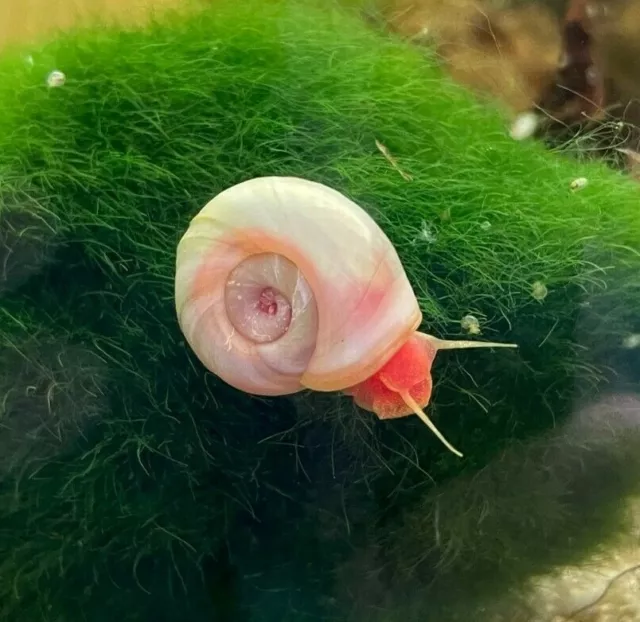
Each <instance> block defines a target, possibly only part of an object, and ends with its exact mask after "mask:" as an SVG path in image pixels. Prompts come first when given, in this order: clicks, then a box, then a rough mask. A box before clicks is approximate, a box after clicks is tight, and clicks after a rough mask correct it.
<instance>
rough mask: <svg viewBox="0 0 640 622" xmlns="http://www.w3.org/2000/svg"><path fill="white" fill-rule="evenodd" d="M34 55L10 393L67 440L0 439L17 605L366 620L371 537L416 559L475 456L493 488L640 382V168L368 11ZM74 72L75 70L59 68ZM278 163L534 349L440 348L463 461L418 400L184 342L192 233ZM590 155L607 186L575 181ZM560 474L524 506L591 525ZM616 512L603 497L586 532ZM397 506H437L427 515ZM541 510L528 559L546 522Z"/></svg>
mask: <svg viewBox="0 0 640 622" xmlns="http://www.w3.org/2000/svg"><path fill="white" fill-rule="evenodd" d="M26 53H30V54H31V55H32V57H33V64H31V63H27V62H25V60H24V56H23V53H22V52H18V53H15V54H13V55H9V54H7V55H5V56H4V57H3V59H2V61H1V62H0V74H1V75H2V81H0V110H2V115H0V180H1V181H2V195H1V197H0V198H2V211H1V212H0V218H1V221H0V226H1V231H0V241H1V242H2V245H3V246H2V253H3V256H2V263H3V265H13V266H14V268H13V269H12V270H7V271H5V272H4V276H3V280H2V281H0V295H1V298H0V301H1V306H0V346H1V347H2V351H1V353H0V360H1V361H2V378H1V379H0V387H2V389H3V397H2V401H3V411H2V413H3V417H7V416H8V415H7V413H9V412H10V415H11V420H12V421H15V420H24V421H36V422H37V421H41V420H42V419H43V417H45V419H46V415H47V413H48V416H50V417H51V420H52V421H55V422H56V425H57V426H58V428H57V429H58V430H59V431H60V433H59V434H58V435H57V437H58V438H59V439H60V441H61V442H59V443H58V444H53V445H52V444H51V443H48V444H47V448H46V451H45V450H44V449H43V446H42V444H41V443H40V441H39V440H38V439H39V436H38V435H37V434H35V435H34V434H33V433H32V431H33V429H40V428H39V427H38V425H39V424H38V425H36V424H35V423H34V424H33V426H31V427H30V428H29V430H24V432H23V433H24V437H25V443H26V444H27V445H28V448H27V445H24V447H23V446H21V450H20V451H21V454H20V456H21V457H20V460H18V461H16V460H8V461H5V460H4V459H3V460H2V461H0V465H5V462H6V464H7V466H6V468H5V469H4V471H3V482H2V487H1V489H0V508H1V514H0V551H2V556H1V559H0V577H2V579H1V580H0V617H2V618H3V619H7V620H24V619H33V620H36V619H46V620H56V621H57V620H65V621H69V622H73V621H75V620H86V619H90V620H92V621H94V622H99V621H100V620H107V619H108V620H112V619H114V618H119V619H121V620H154V621H156V620H176V621H177V620H184V619H190V620H194V621H195V620H211V619H234V620H239V619H241V618H242V616H248V618H249V619H255V620H261V621H262V620H300V619H302V616H303V615H306V616H310V617H311V619H318V618H322V617H323V616H333V618H332V619H335V617H336V616H337V617H338V619H340V618H343V617H346V615H347V612H346V610H345V609H344V606H343V602H342V601H341V600H336V599H334V595H335V593H336V591H335V589H336V586H335V581H336V577H335V575H334V571H335V570H336V569H337V568H339V567H340V568H341V567H344V564H345V562H348V561H349V560H351V559H352V555H353V550H354V547H362V550H364V551H366V550H369V548H370V547H373V546H375V547H382V548H381V549H380V550H381V551H382V553H381V557H380V558H376V560H375V561H374V562H373V563H374V566H376V565H377V564H380V563H382V562H381V561H380V559H386V560H387V562H386V564H387V566H386V570H388V571H389V572H390V573H391V575H393V576H395V570H396V569H400V568H401V566H402V563H401V562H399V561H398V560H397V559H396V557H397V555H396V551H401V550H403V547H406V546H407V538H409V544H408V546H414V547H416V548H419V547H421V546H423V545H424V544H425V542H428V541H429V538H430V535H429V536H427V535H426V534H427V531H428V530H429V529H431V527H433V525H432V522H433V520H435V517H434V516H432V517H431V519H430V520H431V522H429V521H428V520H427V521H426V523H425V522H424V521H423V522H420V521H418V523H416V522H415V520H414V521H412V519H411V516H413V514H412V510H415V511H416V512H421V511H422V507H421V502H423V501H424V499H425V498H427V499H428V498H430V497H429V496H428V495H432V494H435V493H434V491H437V490H442V488H438V487H446V485H447V482H448V481H450V480H451V479H452V478H465V477H466V478H467V479H468V481H469V482H470V483H469V484H468V486H469V488H470V489H471V490H472V489H473V485H474V484H473V482H474V479H473V473H475V472H476V471H478V470H479V469H481V468H482V467H483V466H485V465H486V464H487V463H488V462H489V461H490V460H491V459H492V458H494V457H495V456H496V455H498V454H499V452H500V451H501V449H502V448H504V447H506V446H509V444H510V443H513V442H515V441H516V440H517V439H527V438H529V437H532V436H536V435H538V434H539V433H542V432H544V431H545V430H547V429H548V428H550V427H552V426H553V425H554V424H555V423H556V422H557V421H560V420H561V419H562V418H563V417H565V416H566V415H567V414H568V413H569V412H570V411H571V410H572V409H573V405H574V403H575V401H576V400H578V399H580V400H584V399H589V398H590V397H591V396H593V395H594V394H595V393H596V392H597V391H598V390H599V389H600V388H601V387H602V386H603V385H604V383H606V382H611V381H614V380H616V381H619V382H620V383H624V385H625V387H627V388H631V389H633V388H634V387H635V386H636V384H637V381H638V377H637V372H632V371H629V368H628V367H627V363H628V360H627V359H628V358H629V357H630V356H633V352H631V351H624V352H623V351H622V350H621V349H620V346H621V343H622V341H623V339H624V338H625V336H627V335H629V334H632V333H636V332H640V325H639V321H640V320H639V318H638V316H637V309H638V306H639V303H640V281H639V280H638V279H637V278H636V277H637V274H638V269H639V268H640V253H639V252H638V249H640V218H639V216H638V212H637V204H638V189H637V187H636V186H635V185H632V184H631V183H629V182H627V181H625V180H623V179H622V178H621V177H620V176H618V175H616V174H614V173H612V172H611V171H609V170H607V169H605V168H604V167H601V166H598V165H586V164H582V163H579V162H577V161H573V160H569V159H568V158H567V159H562V158H559V157H557V156H555V155H552V154H549V153H548V152H545V151H544V149H543V148H542V147H541V146H538V145H535V144H531V145H521V144H516V143H513V142H512V141H510V140H509V138H508V136H507V132H506V130H505V127H504V124H503V120H502V119H501V117H500V114H499V113H498V112H497V111H495V110H488V109H486V108H485V107H483V106H481V105H480V104H479V103H478V102H476V101H475V100H474V99H473V98H472V96H471V95H469V94H468V93H467V92H466V91H464V90H463V89H461V88H459V87H458V86H456V85H454V84H452V83H451V82H450V81H449V80H447V79H446V78H444V77H443V76H442V75H441V73H440V71H439V70H438V68H437V66H436V64H435V63H434V62H432V60H431V59H429V58H427V59H425V58H424V56H423V55H422V53H419V52H417V51H416V50H413V49H411V48H410V47H408V46H406V45H405V44H402V43H399V42H395V41H392V40H389V39H386V38H384V37H383V36H382V35H380V34H378V33H375V32H372V31H371V30H369V29H368V28H367V26H366V25H365V24H364V23H362V22H361V21H360V20H359V18H358V17H357V16H353V15H350V14H347V13H345V11H344V9H330V8H327V7H320V8H316V7H314V6H312V5H310V4H309V3H300V2H286V1H284V0H283V1H276V2H271V3H264V2H261V1H259V0H255V1H253V0H252V1H247V0H245V1H244V2H242V3H237V2H236V3H232V2H231V3H226V2H221V3H214V6H212V8H210V9H207V10H206V11H205V12H202V13H199V14H197V15H196V16H194V17H190V18H186V17H178V16H174V17H173V18H167V19H166V20H164V21H162V22H161V23H157V24H154V25H152V26H149V27H146V28H145V29H143V30H138V31H131V32H124V31H119V30H116V29H106V30H101V31H92V32H79V33H76V34H73V35H68V36H65V37H62V38H60V39H59V40H57V41H55V42H53V43H51V44H50V45H47V46H46V47H44V48H42V49H40V50H37V51H32V50H31V51H26V52H25V54H26ZM53 69H58V70H60V71H63V72H64V73H65V75H66V83H65V84H64V86H61V87H57V88H50V87H48V86H47V83H46V77H47V75H48V73H49V72H50V71H51V70H53ZM376 141H378V142H379V143H380V144H382V145H384V146H385V147H386V149H388V151H389V153H390V154H391V155H392V156H393V157H394V158H395V159H396V160H397V163H398V167H399V168H400V171H401V172H402V173H403V174H401V173H400V172H399V170H398V168H396V167H394V166H393V165H392V164H391V162H390V161H389V160H388V158H386V157H384V154H383V153H382V152H381V151H380V149H379V148H378V147H377V146H376ZM260 175H296V176H301V177H306V178H309V179H312V180H316V181H321V182H323V183H325V184H328V185H331V186H333V187H335V188H336V189H338V190H340V191H341V192H343V193H345V194H347V195H348V196H349V197H351V198H352V199H354V200H355V201H356V202H358V203H359V204H360V205H362V206H363V207H365V208H366V209H368V210H370V211H371V213H372V214H373V215H374V216H375V217H376V218H377V220H378V222H379V223H380V224H381V226H382V227H383V229H384V230H385V231H386V233H387V234H388V235H389V237H390V238H391V240H392V241H393V243H394V244H395V245H396V247H397V248H398V250H399V253H400V255H401V258H402V260H403V262H404V265H405V266H406V269H407V272H408V274H409V276H410V278H411V281H412V283H413V285H414V287H415V290H416V293H417V295H418V297H419V299H420V302H421V304H422V307H423V310H424V313H425V323H426V324H425V326H424V329H425V330H426V331H427V332H430V333H432V334H435V335H437V336H440V337H449V338H455V337H459V336H461V335H462V334H463V331H462V330H461V328H460V321H461V319H462V318H463V317H464V316H465V315H467V314H473V315H474V316H476V317H477V318H479V320H480V324H481V328H482V336H483V337H485V338H488V339H491V340H503V341H513V342H516V343H518V344H519V345H520V349H519V350H518V351H517V352H500V351H496V352H490V351H480V350H476V351H470V352H459V353H453V352H451V353H443V354H441V355H439V357H438V359H437V361H436V365H435V367H434V378H435V382H436V391H435V394H434V398H433V403H432V406H431V407H430V408H431V412H432V414H433V416H434V417H435V418H436V419H437V421H438V425H439V427H440V429H442V431H443V433H445V435H446V436H447V437H448V438H449V440H450V441H451V442H452V443H453V444H454V445H456V446H458V447H459V448H460V449H461V450H462V451H463V452H464V453H465V459H464V460H462V461H461V460H458V459H457V458H455V457H454V456H452V455H450V454H448V453H446V452H445V451H444V450H443V448H442V446H441V445H440V444H439V443H438V441H437V440H436V439H435V438H434V437H433V436H432V435H431V434H430V433H429V432H428V431H427V430H426V429H425V428H424V426H423V425H422V424H421V423H420V422H419V421H417V420H413V419H415V418H407V419H404V420H398V421H392V422H378V421H375V420H374V419H373V418H372V417H371V416H369V415H367V414H365V413H360V412H356V410H355V408H354V407H353V406H352V405H351V403H350V401H349V400H348V399H344V398H340V397H339V396H327V395H301V396H297V397H295V398H291V399H270V400H265V399H255V398H251V397H250V396H245V395H241V394H239V393H238V392H236V391H234V390H232V389H230V388H229V387H226V386H225V385H223V384H222V383H221V382H219V381H217V380H216V379H215V378H214V377H212V376H211V375H210V374H208V373H207V372H206V370H204V369H203V368H202V366H201V365H200V364H199V363H198V361H197V360H196V359H195V357H194V356H193V354H192V353H191V352H190V351H189V349H188V348H187V347H186V345H185V343H184V342H183V340H182V336H181V334H180V332H179V329H178V327H177V323H176V318H175V311H174V307H173V282H172V279H173V272H174V261H175V247H176V244H177V241H178V239H179V238H180V236H181V235H182V233H183V232H184V230H185V228H186V227H187V224H188V222H189V220H190V218H191V217H192V216H193V215H194V214H195V213H196V212H197V211H198V210H199V209H200V208H201V207H202V206H203V205H204V204H205V203H206V202H207V201H208V200H209V199H210V198H211V197H212V196H214V195H215V194H216V193H218V192H220V191H221V190H223V189H224V188H226V187H228V186H231V185H233V184H235V183H238V182H240V181H243V180H245V179H248V178H251V177H255V176H260ZM577 177H586V178H588V180H589V183H588V185H587V186H586V187H585V188H583V189H582V190H580V191H578V192H574V191H571V189H570V184H571V182H572V180H574V179H575V178H577ZM21 223H22V224H21ZM17 252H19V253H20V254H21V255H20V256H23V257H25V258H26V259H25V263H22V262H18V263H15V262H14V263H11V261H13V259H12V257H14V258H15V257H16V255H15V253H17ZM536 282H540V283H542V284H544V286H545V287H546V289H547V291H548V294H547V295H546V297H545V298H544V299H543V300H539V299H537V298H536V297H535V296H534V295H533V294H534V289H533V288H534V284H535V283H536ZM629 352H631V354H629ZM636 369H637V368H636ZM12 392H13V393H12ZM16 392H17V395H19V398H20V399H18V398H17V397H15V395H16ZM5 396H7V397H5ZM12 396H13V397H12ZM25 396H30V399H25ZM7 405H9V406H7ZM11 430H12V432H11V433H10V434H4V431H3V430H0V452H2V454H3V457H4V456H5V455H6V454H7V452H13V451H14V450H13V449H11V448H12V447H15V446H16V443H18V444H19V442H18V441H17V440H16V438H17V437H16V434H19V432H16V430H18V431H19V430H20V427H19V426H17V427H16V426H14V427H12V428H11ZM69 430H73V433H71V432H69V433H67V432H68V431H69ZM3 434H4V435H3ZM27 437H28V442H27ZM18 440H19V439H18ZM27 449H28V451H27ZM534 481H535V478H534ZM496 494H502V493H501V492H500V491H498V492H496ZM488 498H489V499H490V498H491V494H488ZM544 498H545V497H544V495H542V499H543V501H541V502H540V505H539V507H538V508H537V509H538V512H537V513H536V512H535V511H532V508H531V507H527V508H526V510H525V509H524V508H523V511H526V512H527V520H529V521H537V522H538V524H542V523H544V524H547V523H549V521H551V522H552V523H553V525H554V529H555V532H554V533H556V534H557V533H558V531H561V530H562V529H563V528H564V527H565V526H566V525H567V524H569V525H570V529H572V530H573V529H575V527H576V525H575V521H573V522H570V523H567V524H565V522H563V521H564V517H563V515H562V513H560V514H557V513H554V512H555V505H553V506H549V507H547V506H546V505H545V503H544ZM487 503H490V501H488V502H487ZM554 503H555V501H554ZM512 511H513V512H514V513H516V514H517V512H518V508H517V507H515V508H512ZM463 514H464V513H463V512H461V513H457V515H459V516H462V515H463ZM614 514H615V513H614V512H613V511H612V512H606V513H604V517H601V516H598V517H597V518H594V521H595V522H591V523H590V522H589V521H584V530H585V534H586V536H589V534H592V535H593V537H594V538H595V537H596V536H598V537H599V536H600V534H601V530H602V525H604V524H611V525H614V524H616V523H615V522H614V518H615V516H614ZM401 519H403V520H404V521H405V522H409V523H412V524H414V525H415V524H419V525H420V528H419V529H416V530H415V533H413V534H410V535H409V536H408V535H407V533H404V532H402V529H401V528H400V525H401V524H404V523H401ZM459 520H463V519H459ZM464 520H468V521H471V522H475V521H476V516H474V514H473V512H469V513H467V515H466V519H464ZM496 524H497V525H498V527H500V528H502V526H503V524H504V523H502V524H501V523H500V521H497V523H496ZM506 524H508V525H512V527H510V528H512V529H514V530H515V532H514V533H517V529H519V528H520V527H519V523H518V521H513V522H510V523H509V522H507V523H506ZM513 525H515V527H514V526H513ZM496 528H497V527H496ZM460 533H468V534H469V536H468V540H465V542H464V543H462V544H460V543H459V542H457V543H456V546H461V549H462V550H465V551H466V555H468V557H467V560H468V559H469V558H471V556H473V555H475V554H477V555H485V557H486V559H487V560H488V561H487V564H489V565H490V564H494V563H495V555H492V554H490V553H488V554H485V553H483V550H486V548H487V547H489V548H491V544H490V543H491V538H492V534H491V533H488V534H485V535H484V536H483V538H484V540H483V541H482V543H481V546H480V545H478V546H476V545H477V542H476V541H475V540H474V539H475V538H477V534H474V532H473V530H469V531H468V532H464V530H461V532H460ZM535 533H536V534H537V535H536V537H537V538H538V539H539V540H540V545H539V547H533V548H532V549H527V554H530V555H534V553H535V548H539V549H543V548H544V546H545V537H546V533H547V531H546V530H545V529H539V530H537V531H536V532H535ZM586 536H585V537H586ZM412 537H413V539H412ZM554 537H555V536H554ZM586 540H589V538H588V537H586ZM504 541H507V542H508V541H509V539H508V538H507V539H506V540H503V542H504ZM474 542H475V544H474ZM500 546H502V544H500ZM376 550H378V549H376ZM565 554H566V555H568V554H569V553H568V552H565ZM547 561H548V563H551V562H550V561H549V560H548V559H547ZM552 561H557V560H556V559H554V560H552ZM509 563H510V564H513V565H514V567H515V565H517V564H520V566H524V567H526V566H527V564H529V563H530V560H527V559H524V560H523V559H519V558H518V556H517V555H514V556H512V558H509ZM234 568H235V570H234ZM241 575H242V576H243V577H244V579H243V580H240V579H239V577H240V576H241ZM400 576H401V575H400ZM502 576H503V577H507V576H509V573H508V572H507V573H506V574H503V575H502ZM412 580H413V579H412ZM385 581H387V582H385V583H384V585H385V586H387V588H389V586H393V585H394V583H393V579H392V578H389V577H386V578H385ZM232 585H236V586H238V585H239V586H240V587H239V588H238V589H239V590H240V592H239V593H238V594H236V593H235V592H234V591H233V589H232V587H231V586H232ZM234 589H235V588H234ZM394 589H395V588H394ZM479 591H482V588H481V586H480V588H479ZM418 592H419V593H420V594H421V595H425V594H427V593H428V591H427V588H426V586H425V585H421V584H418ZM455 599H456V600H459V596H458V595H456V597H455ZM239 602H240V603H241V605H238V603H239ZM428 602H429V601H428V599H427V600H426V601H422V600H420V604H419V609H420V612H421V615H425V616H426V615H428V604H425V603H428ZM239 606H240V609H238V607H239ZM234 607H235V608H234ZM439 615H442V614H439ZM478 615H479V614H478ZM216 616H217V618H216ZM225 616H226V617H225ZM438 619H441V620H442V619H444V618H442V617H440V618H438ZM475 619H478V620H479V619H480V618H479V617H477V618H475Z"/></svg>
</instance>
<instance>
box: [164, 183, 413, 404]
mask: <svg viewBox="0 0 640 622" xmlns="http://www.w3.org/2000/svg"><path fill="white" fill-rule="evenodd" d="M175 300H176V311H177V315H178V321H179V324H180V327H181V330H182V332H183V333H184V335H185V337H186V339H187V341H188V343H189V345H190V346H191V348H192V349H193V351H194V352H195V353H196V355H197V356H198V358H199V359H200V361H201V362H202V363H203V364H204V365H205V367H207V369H209V370H210V371H211V372H213V373H214V374H216V375H217V376H219V377H220V378H221V379H222V380H224V381H225V382H227V383H228V384H230V385H232V386H234V387H236V388H237V389H240V390H242V391H245V392H247V393H252V394H256V395H286V394H291V393H295V392H297V391H300V390H302V389H305V388H308V389H313V390H316V391H340V390H344V389H346V388H348V387H351V386H354V385H357V384H359V383H361V382H363V381H364V380H366V379H367V378H369V377H371V376H372V375H373V374H374V373H375V372H376V371H377V370H378V369H380V367H382V365H384V364H385V363H386V362H387V361H389V359H390V358H391V357H392V356H393V355H394V354H395V353H396V352H397V351H398V350H399V349H400V348H401V347H402V345H403V344H404V343H405V342H406V341H407V340H408V339H409V338H410V337H411V335H412V334H413V333H414V331H415V330H416V329H417V328H418V326H419V325H420V323H421V321H422V315H421V312H420V309H419V306H418V302H417V300H416V297H415V295H414V292H413V290H412V288H411V285H410V283H409V280H408V278H407V276H406V274H405V271H404V269H403V267H402V264H401V263H400V259H399V257H398V254H397V253H396V251H395V249H394V247H393V245H392V244H391V242H390V241H389V239H388V238H387V237H386V235H385V234H384V233H383V231H382V230H381V229H380V227H379V226H378V225H377V224H376V223H375V221H374V220H373V218H371V217H370V216H369V215H368V214H367V213H366V212H365V211H364V210H363V209H362V208H360V207H359V206H358V205H356V204H355V203H354V202H353V201H351V200H349V199H348V198H347V197H345V196H344V195H342V194H340V193H339V192H337V191H336V190H333V189H331V188H329V187H327V186H325V185H322V184H319V183H316V182H312V181H307V180H304V179H299V178H294V177H260V178H255V179H251V180H249V181H245V182H242V183H240V184H238V185H236V186H233V187H231V188H228V189H227V190H224V191H223V192H221V193H220V194H218V195H217V196H216V197H214V198H213V199H212V200H211V201H209V203H207V205H205V206H204V207H203V208H202V210H201V211H200V212H199V213H198V214H197V215H196V216H195V217H194V218H193V220H192V221H191V223H190V225H189V227H188V229H187V231H186V233H185V234H184V236H183V237H182V239H181V240H180V243H179V245H178V250H177V260H176V276H175Z"/></svg>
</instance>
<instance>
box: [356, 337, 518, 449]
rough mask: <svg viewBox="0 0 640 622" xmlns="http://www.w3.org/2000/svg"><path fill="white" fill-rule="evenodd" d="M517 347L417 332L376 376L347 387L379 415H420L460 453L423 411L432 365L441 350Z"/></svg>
mask: <svg viewBox="0 0 640 622" xmlns="http://www.w3.org/2000/svg"><path fill="white" fill-rule="evenodd" d="M505 347H506V348H515V347H517V346H516V345H515V344H504V343H493V342H481V341H446V340H442V339H437V338H435V337H432V336H431V335H426V334H424V333H420V332H415V333H414V334H413V335H412V336H411V337H410V338H409V340H408V341H407V342H405V343H404V345H403V346H402V347H401V348H400V349H399V350H398V351H397V352H396V353H395V354H394V355H393V356H392V357H391V359H390V360H389V361H388V362H387V363H385V365H383V366H382V367H381V368H380V369H379V370H378V371H377V372H376V373H375V374H373V376H371V377H369V378H367V379H366V380H365V381H364V382H361V383H360V384H358V385H356V386H354V387H350V388H349V389H347V390H346V391H345V393H346V394H347V395H351V396H352V397H353V400H354V402H355V403H356V404H357V405H358V406H359V407H360V408H363V409H365V410H368V411H371V412H373V413H374V414H376V415H377V416H378V418H379V419H397V418H399V417H406V416H408V415H417V416H418V417H420V419H421V420H422V421H423V422H424V423H425V424H426V425H427V426H428V427H429V428H430V429H431V431H432V432H433V433H434V434H435V435H436V436H437V437H438V438H439V439H440V441H441V442H442V443H443V444H444V445H445V446H446V447H447V448H448V449H449V451H451V452H452V453H454V454H456V455H457V456H459V457H462V454H461V453H460V452H459V451H458V450H457V449H456V448H455V447H453V446H452V445H451V444H450V443H449V442H448V441H447V440H446V439H445V437H444V436H443V435H442V433H441V432H440V431H439V430H438V428H437V427H436V426H435V424H434V423H433V422H432V421H431V419H430V418H429V417H428V416H427V414H426V413H425V412H424V410H423V409H424V408H425V407H426V406H427V404H428V403H429V400H430V399H431V391H432V389H433V381H432V379H431V367H432V365H433V361H434V359H435V357H436V354H437V353H438V350H453V349H461V348H505Z"/></svg>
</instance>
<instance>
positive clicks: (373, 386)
mask: <svg viewBox="0 0 640 622" xmlns="http://www.w3.org/2000/svg"><path fill="white" fill-rule="evenodd" d="M435 355H436V350H435V348H434V347H433V346H432V345H431V344H430V343H429V342H428V341H427V340H426V339H420V338H419V337H418V334H417V333H414V335H413V336H412V337H411V338H410V339H409V340H408V341H407V342H406V343H405V344H404V345H403V346H402V348H400V350H399V351H398V352H396V354H395V355H394V356H393V357H392V358H391V360H389V361H388V362H387V363H386V364H385V365H383V366H382V368H381V369H379V370H378V371H377V372H376V373H375V374H374V375H373V376H371V378H368V379H367V380H365V381H364V382H361V383H360V384H358V385H356V386H355V387H351V388H350V389H348V390H347V391H345V393H347V394H348V395H351V396H353V399H354V401H355V403H356V404H357V405H358V406H360V407H361V408H364V409H366V410H369V411H371V412H373V413H375V414H376V415H377V416H378V417H379V418H380V419H393V418H397V417H406V416H408V415H412V414H414V412H413V410H412V409H411V408H410V407H409V406H408V405H407V404H406V402H405V400H404V399H403V397H402V395H401V394H402V393H407V394H408V395H410V396H411V397H412V398H413V399H414V400H415V402H416V403H417V404H418V405H419V406H420V407H421V408H424V407H425V406H426V405H427V404H428V403H429V400H430V399H431V390H432V388H433V383H432V380H431V366H432V364H433V360H434V358H435Z"/></svg>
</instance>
